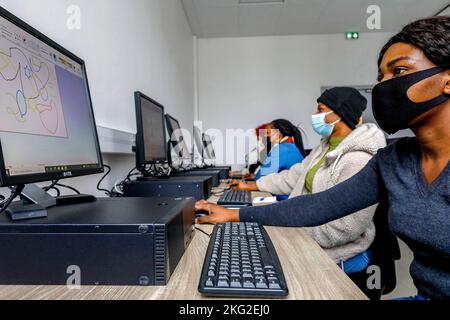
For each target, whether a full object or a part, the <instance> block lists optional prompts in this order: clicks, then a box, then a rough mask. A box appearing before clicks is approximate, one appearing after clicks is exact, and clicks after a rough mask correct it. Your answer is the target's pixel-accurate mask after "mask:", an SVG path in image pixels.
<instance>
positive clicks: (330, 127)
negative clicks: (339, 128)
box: [312, 111, 341, 138]
mask: <svg viewBox="0 0 450 320" xmlns="http://www.w3.org/2000/svg"><path fill="white" fill-rule="evenodd" d="M332 113H334V111H330V112H323V113H319V114H315V115H313V116H312V127H313V129H314V131H315V132H317V134H319V135H321V136H323V137H325V138H328V137H330V136H331V135H332V134H333V131H334V126H335V125H336V124H338V123H339V122H340V121H341V119H339V120H337V121H335V122H333V123H327V122H326V120H325V118H326V117H327V115H329V114H332Z"/></svg>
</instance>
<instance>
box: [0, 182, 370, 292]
mask: <svg viewBox="0 0 450 320" xmlns="http://www.w3.org/2000/svg"><path fill="white" fill-rule="evenodd" d="M216 191H217V190H216ZM255 196H261V194H258V193H256V194H255ZM211 200H212V201H214V200H216V199H215V198H212V199H211ZM198 227H199V228H201V229H202V230H204V231H206V232H207V233H211V232H212V229H213V227H212V226H198ZM266 230H267V231H268V233H269V235H270V237H271V239H272V242H273V244H274V246H275V248H276V250H277V252H278V255H279V258H280V261H281V264H282V266H283V270H284V273H285V276H286V281H287V284H288V288H289V292H290V294H289V296H288V297H287V299H297V300H310V299H312V300H322V299H324V300H356V299H358V300H363V299H367V297H366V296H365V295H364V294H363V293H362V292H361V291H360V290H359V288H358V287H357V286H356V285H355V284H354V283H353V282H352V281H351V280H350V279H349V278H348V277H347V276H346V275H345V273H344V272H342V270H340V269H339V268H338V267H337V265H336V264H335V263H334V262H333V261H332V260H331V259H330V258H329V257H328V255H327V254H326V253H325V252H324V251H323V250H322V249H321V248H320V247H319V246H318V245H317V244H316V243H315V242H314V241H313V240H312V239H311V238H310V237H309V236H308V235H307V234H306V233H305V232H304V231H303V230H302V229H299V228H273V227H266ZM208 243H209V238H208V237H207V236H206V235H204V234H203V233H201V232H197V233H196V235H195V237H194V240H193V242H192V243H191V245H190V246H189V248H188V250H187V251H186V253H185V255H184V256H183V258H182V259H181V261H180V263H179V265H178V267H177V269H176V270H175V272H174V274H173V275H172V278H171V279H170V282H169V284H168V285H167V286H166V287H126V286H124V287H110V286H98V287H95V286H92V287H90V286H89V287H88V286H87V287H82V288H81V289H79V290H77V289H73V290H69V289H68V288H66V287H64V286H0V299H14V300H15V299H33V300H34V299H63V300H72V299H85V300H104V299H120V300H129V299H130V300H141V299H142V300H151V299H170V300H197V299H206V297H203V296H202V295H201V294H200V293H199V292H198V291H197V287H198V283H199V279H200V273H201V270H202V267H203V261H204V258H205V254H206V249H207V247H208Z"/></svg>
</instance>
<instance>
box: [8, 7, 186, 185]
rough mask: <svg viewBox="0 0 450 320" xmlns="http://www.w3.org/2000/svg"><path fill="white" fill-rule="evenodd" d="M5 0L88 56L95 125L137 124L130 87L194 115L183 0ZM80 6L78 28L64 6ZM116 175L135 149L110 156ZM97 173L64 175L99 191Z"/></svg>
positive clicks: (180, 114)
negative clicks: (73, 26)
mask: <svg viewBox="0 0 450 320" xmlns="http://www.w3.org/2000/svg"><path fill="white" fill-rule="evenodd" d="M0 5H1V6H3V7H4V8H5V9H7V10H9V11H11V12H12V13H13V14H15V15H17V16H18V17H19V18H21V19H22V20H24V21H25V22H27V23H29V24H31V25H32V26H33V27H35V28H36V29H38V30H39V31H41V32H42V33H44V34H46V35H47V36H49V37H50V38H52V39H53V40H55V41H56V42H57V43H59V44H61V45H62V46H64V47H66V48H67V49H68V50H70V51H72V52H73V53H75V54H76V55H78V56H80V57H81V58H82V59H84V60H85V61H86V66H87V72H88V77H89V85H90V88H91V94H92V101H93V106H94V112H95V117H96V121H97V124H98V125H102V126H104V127H110V128H114V129H118V130H123V131H127V132H131V133H135V132H136V124H135V122H136V120H135V112H134V97H133V93H134V91H136V90H141V91H143V92H144V93H146V94H147V95H149V96H151V97H152V98H154V99H156V100H158V101H159V102H161V103H162V104H163V105H165V107H166V111H167V112H168V113H171V114H173V115H174V116H176V117H177V118H179V119H180V121H181V122H182V123H183V125H185V126H187V127H192V124H193V120H194V116H193V110H194V106H193V103H194V64H193V62H194V57H193V56H194V49H193V37H192V33H191V30H190V27H189V24H188V22H187V19H186V16H185V13H184V10H183V7H182V4H181V2H180V1H179V0H128V1H124V0H39V1H36V0H20V1H17V0H0ZM69 5H78V6H79V7H80V9H81V30H72V31H71V30H69V29H68V28H67V27H66V22H67V20H68V18H69V15H68V14H67V12H66V10H67V8H68V7H69ZM105 160H106V162H112V163H113V164H115V166H114V172H113V177H112V178H111V179H107V180H106V185H107V186H112V183H113V180H116V178H117V179H118V178H119V177H122V176H123V175H125V174H126V173H127V171H128V170H130V169H131V168H132V167H133V166H134V162H135V160H134V157H132V156H128V157H127V156H120V157H119V156H113V157H111V156H106V157H105ZM97 180H98V177H95V176H94V177H86V178H80V179H74V180H70V181H67V183H70V184H71V185H74V186H79V187H80V188H81V189H82V190H81V191H83V192H91V193H94V191H95V184H96V181H97Z"/></svg>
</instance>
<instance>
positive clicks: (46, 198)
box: [7, 184, 97, 221]
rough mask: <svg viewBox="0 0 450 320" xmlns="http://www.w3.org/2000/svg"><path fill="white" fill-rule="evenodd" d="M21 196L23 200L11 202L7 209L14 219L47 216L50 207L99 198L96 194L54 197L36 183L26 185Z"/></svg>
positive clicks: (93, 200) (92, 200)
mask: <svg viewBox="0 0 450 320" xmlns="http://www.w3.org/2000/svg"><path fill="white" fill-rule="evenodd" d="M20 198H21V201H16V202H13V203H11V205H10V206H9V207H8V209H7V212H8V214H9V216H10V217H11V220H13V221H19V220H28V219H37V218H46V217H47V209H48V208H51V207H59V206H67V205H73V204H81V203H88V202H95V201H96V200H97V199H96V198H95V197H94V196H91V195H84V194H77V195H70V196H61V197H52V196H51V195H50V194H48V193H47V192H46V191H44V190H43V189H42V188H40V187H38V186H37V185H35V184H29V185H26V186H24V187H23V190H22V192H21V194H20Z"/></svg>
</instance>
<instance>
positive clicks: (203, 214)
mask: <svg viewBox="0 0 450 320" xmlns="http://www.w3.org/2000/svg"><path fill="white" fill-rule="evenodd" d="M207 216H209V212H208V211H206V210H201V211H197V212H195V217H196V218H201V217H207Z"/></svg>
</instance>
